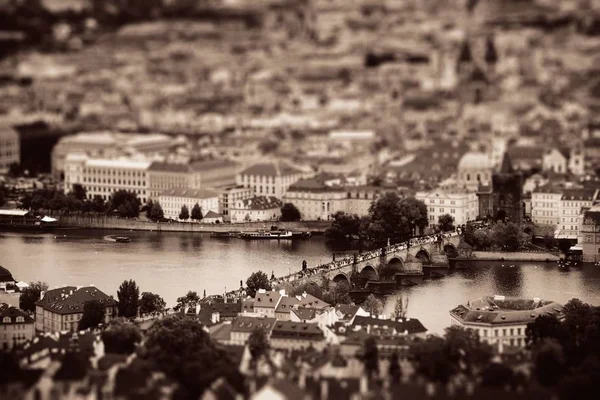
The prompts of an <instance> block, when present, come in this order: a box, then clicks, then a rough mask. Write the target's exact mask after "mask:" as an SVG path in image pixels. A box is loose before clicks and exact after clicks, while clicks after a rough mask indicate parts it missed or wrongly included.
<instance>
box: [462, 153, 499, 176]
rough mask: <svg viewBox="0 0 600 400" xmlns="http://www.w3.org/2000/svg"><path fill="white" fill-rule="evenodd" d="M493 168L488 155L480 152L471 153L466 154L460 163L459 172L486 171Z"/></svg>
mask: <svg viewBox="0 0 600 400" xmlns="http://www.w3.org/2000/svg"><path fill="white" fill-rule="evenodd" d="M491 167H492V165H491V162H490V158H489V156H488V155H487V154H485V153H481V152H478V151H469V152H467V153H465V154H464V155H463V156H462V157H461V159H460V161H459V162H458V170H459V171H465V170H469V171H471V170H477V171H480V170H486V169H490V168H491Z"/></svg>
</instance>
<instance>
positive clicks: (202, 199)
mask: <svg viewBox="0 0 600 400" xmlns="http://www.w3.org/2000/svg"><path fill="white" fill-rule="evenodd" d="M158 202H159V203H160V205H161V207H162V209H163V212H164V214H165V218H170V219H179V214H180V213H181V209H182V207H183V206H186V207H187V208H188V211H189V214H190V217H191V214H192V208H193V207H194V205H195V204H196V203H197V204H198V205H199V206H200V208H201V210H202V216H204V215H206V214H207V213H208V212H210V211H212V212H213V213H218V212H219V193H217V192H216V191H214V190H210V189H188V188H177V189H169V190H165V191H164V192H162V193H161V194H160V195H159V196H158Z"/></svg>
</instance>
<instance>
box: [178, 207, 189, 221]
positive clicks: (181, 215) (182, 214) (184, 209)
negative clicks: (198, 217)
mask: <svg viewBox="0 0 600 400" xmlns="http://www.w3.org/2000/svg"><path fill="white" fill-rule="evenodd" d="M179 219H182V220H184V221H187V220H188V219H190V211H189V210H188V208H187V206H186V205H185V204H184V205H183V206H181V212H180V213H179Z"/></svg>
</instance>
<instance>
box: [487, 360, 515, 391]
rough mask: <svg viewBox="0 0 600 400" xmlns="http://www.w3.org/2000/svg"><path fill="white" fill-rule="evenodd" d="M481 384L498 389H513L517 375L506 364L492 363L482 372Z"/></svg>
mask: <svg viewBox="0 0 600 400" xmlns="http://www.w3.org/2000/svg"><path fill="white" fill-rule="evenodd" d="M481 384H482V385H483V386H485V387H489V388H496V389H505V388H507V387H508V388H513V387H514V386H515V384H516V378H515V373H514V372H513V370H512V369H510V367H508V366H506V365H504V364H499V363H491V364H490V365H488V366H487V367H486V368H485V369H484V370H483V371H482V372H481Z"/></svg>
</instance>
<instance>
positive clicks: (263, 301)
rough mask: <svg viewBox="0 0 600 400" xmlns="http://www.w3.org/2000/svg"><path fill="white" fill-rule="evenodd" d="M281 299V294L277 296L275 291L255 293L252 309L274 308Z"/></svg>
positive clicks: (277, 293)
mask: <svg viewBox="0 0 600 400" xmlns="http://www.w3.org/2000/svg"><path fill="white" fill-rule="evenodd" d="M281 298H282V296H281V294H279V292H277V291H269V292H260V291H259V292H256V296H254V307H261V308H276V307H277V305H278V304H279V300H280V299H281Z"/></svg>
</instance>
